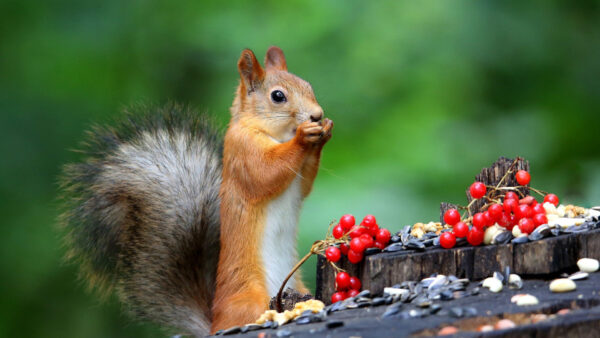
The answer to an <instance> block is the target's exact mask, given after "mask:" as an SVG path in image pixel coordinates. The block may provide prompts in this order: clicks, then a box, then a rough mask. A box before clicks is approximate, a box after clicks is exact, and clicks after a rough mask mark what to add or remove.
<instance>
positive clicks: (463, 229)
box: [452, 222, 469, 238]
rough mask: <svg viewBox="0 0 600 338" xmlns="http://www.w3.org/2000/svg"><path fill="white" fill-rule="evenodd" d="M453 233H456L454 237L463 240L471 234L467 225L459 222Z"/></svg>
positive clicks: (455, 225)
mask: <svg viewBox="0 0 600 338" xmlns="http://www.w3.org/2000/svg"><path fill="white" fill-rule="evenodd" d="M452 232H453V233H454V236H456V237H458V238H463V237H465V236H466V235H467V233H468V232H469V226H468V225H466V224H465V223H464V222H458V223H456V224H454V229H452Z"/></svg>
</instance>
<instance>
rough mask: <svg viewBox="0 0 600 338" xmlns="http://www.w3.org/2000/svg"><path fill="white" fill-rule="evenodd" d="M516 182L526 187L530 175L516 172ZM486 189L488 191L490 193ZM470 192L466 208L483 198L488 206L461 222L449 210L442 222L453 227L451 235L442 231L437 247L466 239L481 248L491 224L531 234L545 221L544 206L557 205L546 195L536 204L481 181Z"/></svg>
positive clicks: (513, 190)
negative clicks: (457, 239)
mask: <svg viewBox="0 0 600 338" xmlns="http://www.w3.org/2000/svg"><path fill="white" fill-rule="evenodd" d="M515 179H516V180H517V183H518V184H519V185H522V186H526V185H527V184H529V182H530V181H531V175H530V174H529V173H528V172H527V171H525V170H519V171H517V173H516V174H515ZM488 188H490V191H489V192H488ZM531 189H532V190H533V191H535V192H537V193H539V194H540V195H544V194H543V193H541V192H539V191H537V190H535V189H533V188H531ZM503 192H505V193H504V194H503ZM469 193H470V194H471V197H473V200H472V201H471V203H470V204H469V206H467V207H466V209H468V208H469V207H470V206H471V205H472V204H473V202H474V201H476V200H478V199H481V198H485V199H486V202H487V203H486V204H485V205H484V206H483V207H482V208H481V210H480V211H479V212H477V213H475V214H474V215H473V216H472V217H468V218H464V219H463V220H461V216H460V213H459V212H458V210H457V209H449V210H447V211H446V212H445V213H444V222H445V223H447V224H448V225H450V226H452V231H451V232H450V231H448V232H444V233H443V234H442V235H441V236H440V245H441V246H442V247H444V248H447V249H448V248H452V247H454V245H455V244H456V238H457V237H458V238H463V237H466V238H467V242H469V244H471V245H474V246H476V245H480V244H481V243H482V242H483V237H484V232H485V229H486V228H487V227H489V226H492V225H494V224H498V225H499V226H501V227H504V228H506V229H507V230H512V229H513V227H514V226H518V227H519V230H520V232H521V233H524V234H530V233H531V232H532V231H533V230H535V228H536V227H538V226H540V225H542V224H546V223H547V222H548V219H547V218H546V210H545V208H544V206H543V203H546V202H548V203H551V204H554V206H558V202H559V201H558V197H557V196H556V195H554V194H545V196H544V201H543V203H538V201H537V200H536V199H535V198H534V197H533V196H521V197H520V196H519V195H518V194H517V193H519V194H521V192H520V191H519V190H518V189H517V188H516V187H500V185H498V186H495V187H494V186H486V185H485V184H483V183H481V182H474V183H473V184H471V186H470V187H469ZM469 224H470V225H471V227H470V228H469Z"/></svg>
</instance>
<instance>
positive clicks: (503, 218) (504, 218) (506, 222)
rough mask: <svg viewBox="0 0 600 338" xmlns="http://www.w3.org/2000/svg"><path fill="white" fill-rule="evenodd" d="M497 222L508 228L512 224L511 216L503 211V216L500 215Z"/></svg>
mask: <svg viewBox="0 0 600 338" xmlns="http://www.w3.org/2000/svg"><path fill="white" fill-rule="evenodd" d="M497 223H498V225H499V226H501V227H505V228H508V227H509V226H510V217H509V216H507V215H506V214H505V213H502V216H500V219H499V220H498V221H497Z"/></svg>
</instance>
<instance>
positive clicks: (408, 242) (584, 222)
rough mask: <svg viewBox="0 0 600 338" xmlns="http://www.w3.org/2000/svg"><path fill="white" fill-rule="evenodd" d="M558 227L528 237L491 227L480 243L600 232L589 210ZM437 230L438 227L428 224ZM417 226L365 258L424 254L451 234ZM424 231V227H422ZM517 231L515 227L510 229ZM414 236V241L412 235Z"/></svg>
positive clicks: (458, 242)
mask: <svg viewBox="0 0 600 338" xmlns="http://www.w3.org/2000/svg"><path fill="white" fill-rule="evenodd" d="M558 220H560V221H561V222H560V224H559V223H557V222H556V220H553V222H554V223H553V224H552V225H548V224H543V225H540V226H538V227H537V228H536V229H535V230H534V231H533V232H532V233H531V234H529V235H526V234H522V233H520V232H518V231H516V230H515V231H512V232H511V231H508V230H506V229H505V228H503V227H501V226H498V225H494V226H490V227H488V228H487V229H486V231H485V234H484V242H483V244H486V245H490V244H491V245H494V244H507V243H515V244H518V243H527V242H531V241H538V240H541V239H544V238H547V237H551V236H554V237H556V236H560V235H563V234H572V233H580V232H584V231H590V230H596V229H600V216H598V211H597V210H593V209H589V213H588V216H587V217H585V218H584V217H575V218H560V219H558ZM432 224H434V225H435V226H437V225H438V224H439V223H432ZM415 226H417V227H418V231H414V230H415V229H414V227H415ZM422 227H423V226H422V225H421V223H417V224H415V225H407V226H405V227H404V228H403V229H402V230H401V231H398V232H397V233H396V234H395V235H393V236H392V238H391V239H390V244H389V245H388V246H387V247H386V248H385V249H383V250H379V249H377V248H371V249H367V250H366V251H365V255H372V254H375V253H379V252H381V251H383V252H401V253H402V252H406V253H409V252H413V251H424V250H426V249H428V248H440V247H441V246H440V234H442V233H444V232H447V231H452V229H451V228H446V229H440V228H439V227H437V228H436V229H437V230H436V231H433V229H434V227H433V226H432V227H431V231H425V232H424V231H422V230H421V229H422ZM425 228H426V227H425ZM514 229H518V227H514V228H513V230H514ZM415 234H416V235H418V236H419V237H416V236H414V235H415ZM467 245H468V243H467V240H466V238H457V239H456V244H455V246H454V247H461V246H467Z"/></svg>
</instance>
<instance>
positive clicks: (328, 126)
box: [321, 119, 333, 144]
mask: <svg viewBox="0 0 600 338" xmlns="http://www.w3.org/2000/svg"><path fill="white" fill-rule="evenodd" d="M332 129H333V121H331V120H330V119H323V135H322V137H321V142H322V143H323V144H325V142H327V141H329V139H330V138H331V130H332Z"/></svg>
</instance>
